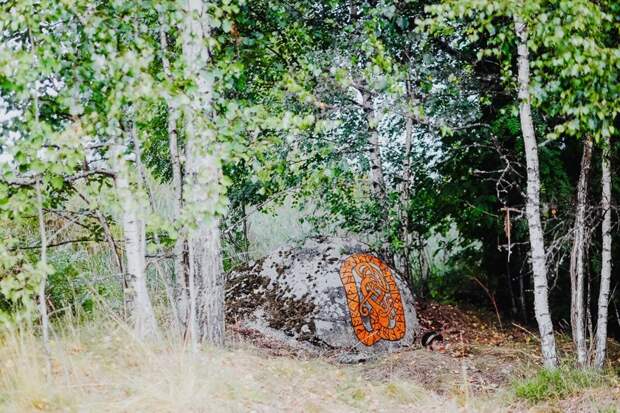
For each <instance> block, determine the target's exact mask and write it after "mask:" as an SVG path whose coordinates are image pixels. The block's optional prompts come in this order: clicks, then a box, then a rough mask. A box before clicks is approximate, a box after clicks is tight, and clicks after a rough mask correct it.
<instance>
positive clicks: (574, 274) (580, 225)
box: [570, 136, 592, 367]
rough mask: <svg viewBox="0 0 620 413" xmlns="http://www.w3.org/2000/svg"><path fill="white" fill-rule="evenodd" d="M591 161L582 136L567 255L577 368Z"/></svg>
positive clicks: (581, 358)
mask: <svg viewBox="0 0 620 413" xmlns="http://www.w3.org/2000/svg"><path fill="white" fill-rule="evenodd" d="M591 160H592V137H590V136H588V137H586V140H585V142H584V144H583V155H582V157H581V171H580V173H579V182H578V183H577V206H576V213H575V225H574V227H573V247H572V250H571V256H570V281H571V312H570V313H571V314H570V315H571V328H572V330H573V342H574V343H575V348H576V350H577V363H578V364H579V366H580V367H585V365H586V364H587V346H586V330H585V324H584V323H585V308H584V280H585V278H584V265H585V263H584V254H585V251H584V249H585V244H586V239H585V237H586V222H585V220H586V206H587V205H586V203H587V199H588V179H589V176H590V164H591Z"/></svg>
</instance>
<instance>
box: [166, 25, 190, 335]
mask: <svg viewBox="0 0 620 413" xmlns="http://www.w3.org/2000/svg"><path fill="white" fill-rule="evenodd" d="M165 27H166V25H165V21H164V19H163V14H160V18H159V45H160V48H161V53H162V56H161V60H162V66H163V69H164V75H165V76H166V78H167V79H168V80H169V81H170V80H172V73H171V71H170V61H169V60H168V57H167V55H166V52H167V50H168V41H167V38H166V31H165ZM167 107H168V119H167V129H168V149H169V151H170V162H171V165H172V188H173V191H174V203H173V221H174V224H175V227H176V228H177V231H178V233H177V238H176V240H175V243H174V250H173V255H174V277H175V285H176V292H175V299H176V306H177V309H176V313H177V314H178V316H179V321H180V322H181V323H183V324H184V327H185V328H187V321H188V316H189V314H188V311H189V289H188V285H187V284H188V281H189V280H188V276H187V268H186V266H185V259H184V258H185V244H186V238H187V237H186V234H185V231H183V230H182V229H181V228H180V220H181V211H182V210H183V172H182V166H181V156H180V151H179V139H178V133H177V120H178V112H177V109H176V108H175V107H174V106H173V105H172V104H171V103H170V102H167Z"/></svg>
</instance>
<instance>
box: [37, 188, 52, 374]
mask: <svg viewBox="0 0 620 413" xmlns="http://www.w3.org/2000/svg"><path fill="white" fill-rule="evenodd" d="M35 190H36V194H37V212H38V218H39V238H40V239H41V255H40V258H39V260H40V264H41V269H42V273H41V281H40V282H39V313H40V315H41V331H42V334H41V335H42V336H43V349H44V350H45V356H46V357H45V358H46V367H47V374H48V376H49V375H50V374H51V371H52V368H51V349H50V328H49V324H50V322H49V314H48V313H47V299H46V296H45V288H46V285H47V272H48V268H47V231H46V229H45V216H44V215H43V195H42V194H41V178H40V177H39V178H37V181H36V184H35Z"/></svg>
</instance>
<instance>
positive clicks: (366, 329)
mask: <svg viewBox="0 0 620 413" xmlns="http://www.w3.org/2000/svg"><path fill="white" fill-rule="evenodd" d="M340 279H341V280H342V285H343V286H344V290H345V292H346V294H347V304H348V306H349V311H350V312H351V323H352V324H353V330H354V331H355V335H356V336H357V339H358V340H359V341H361V342H362V343H363V344H365V345H367V346H372V345H373V344H375V343H376V342H377V341H379V340H381V339H383V340H389V341H396V340H400V339H401V338H403V336H404V335H405V330H406V325H405V312H404V310H403V303H402V301H401V298H400V292H399V291H398V287H397V286H396V283H395V282H394V278H392V272H391V271H390V268H389V267H388V266H387V265H386V264H385V263H384V262H383V261H381V260H380V259H379V258H377V257H375V256H372V255H369V254H355V255H351V256H350V257H349V258H347V259H346V260H345V261H344V262H343V263H342V266H341V267H340Z"/></svg>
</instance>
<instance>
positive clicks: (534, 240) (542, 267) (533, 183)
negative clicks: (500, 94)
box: [513, 13, 557, 368]
mask: <svg viewBox="0 0 620 413" xmlns="http://www.w3.org/2000/svg"><path fill="white" fill-rule="evenodd" d="M513 19H514V29H515V33H516V36H517V72H518V77H517V78H518V87H519V94H518V97H519V118H520V120H521V133H522V134H523V144H524V147H525V160H526V165H527V197H526V207H525V208H526V209H525V210H526V215H527V223H528V227H529V233H530V258H531V262H532V276H533V279H534V313H535V316H536V321H537V322H538V330H539V331H540V340H541V349H542V355H543V364H544V365H545V367H547V368H555V367H556V366H557V356H556V349H555V336H554V334H553V323H552V321H551V313H550V310H549V287H548V281H547V262H546V259H547V258H546V254H545V240H544V234H543V229H542V223H541V217H540V169H539V163H538V145H537V143H536V135H535V132H534V122H533V120H532V109H531V98H530V91H529V88H530V62H529V50H528V43H527V42H528V33H527V25H526V24H525V22H524V20H523V19H522V18H521V17H520V16H519V15H518V14H516V13H515V14H514V16H513Z"/></svg>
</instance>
